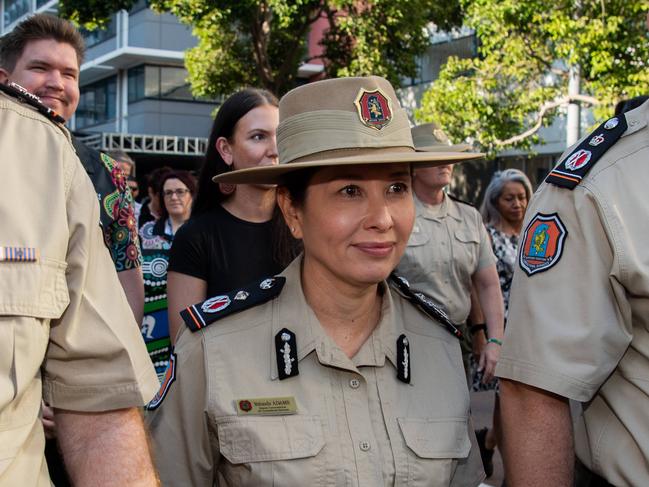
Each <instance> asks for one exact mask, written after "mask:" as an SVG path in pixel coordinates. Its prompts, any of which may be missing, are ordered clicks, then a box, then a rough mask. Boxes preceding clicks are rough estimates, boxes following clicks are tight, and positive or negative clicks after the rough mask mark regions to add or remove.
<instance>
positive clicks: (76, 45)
mask: <svg viewBox="0 0 649 487" xmlns="http://www.w3.org/2000/svg"><path fill="white" fill-rule="evenodd" d="M84 51H85V46H84V43H83V38H82V37H81V34H80V33H79V32H78V31H77V30H76V28H75V27H74V26H73V25H72V24H70V23H69V22H67V21H64V20H62V19H59V18H58V17H54V16H51V15H46V14H36V15H33V16H32V17H29V18H28V19H26V20H24V21H23V22H21V23H19V24H18V25H17V26H16V27H15V28H14V29H13V30H12V31H11V32H9V33H8V34H6V35H5V36H3V37H2V40H1V41H0V83H10V82H13V83H17V84H19V85H20V86H22V87H23V88H24V89H26V90H27V91H28V92H30V93H32V94H34V95H36V96H38V97H39V98H40V100H41V101H42V103H43V104H44V105H46V106H47V107H49V108H50V109H52V110H54V111H55V112H57V113H58V114H59V115H60V116H61V117H62V118H63V119H64V120H66V121H67V120H69V119H70V118H71V117H72V115H73V114H74V112H75V110H76V109H77V105H78V104H79V66H80V63H81V60H82V58H83V54H84ZM72 142H73V144H74V147H75V150H76V152H77V155H78V157H79V159H80V160H81V162H82V164H83V166H84V168H85V170H86V172H87V173H88V176H89V177H90V179H91V181H92V183H93V186H94V187H95V191H96V194H97V197H98V199H99V202H100V208H101V212H100V221H101V226H102V230H103V232H104V242H105V244H106V246H107V247H108V249H109V250H110V255H111V257H112V259H113V263H114V265H115V269H116V270H117V272H118V274H117V276H118V278H119V282H120V284H121V286H122V288H123V290H124V292H125V294H126V298H127V300H128V302H129V304H130V307H131V310H132V312H133V315H134V316H135V319H136V321H137V322H138V323H139V322H140V321H141V319H142V313H143V306H144V287H143V282H142V272H141V269H140V265H141V262H142V255H141V253H140V246H139V241H138V235H137V227H136V220H135V217H134V210H133V199H132V197H131V194H130V192H129V191H128V187H127V185H126V179H125V178H124V176H123V175H122V173H121V171H119V169H118V168H117V167H116V164H115V161H114V160H112V159H111V158H110V157H108V156H107V155H106V154H103V153H99V152H97V151H95V150H93V149H90V148H89V147H87V146H85V145H84V144H82V143H81V142H80V141H79V140H77V139H76V138H74V137H73V138H72ZM43 415H44V419H45V425H46V427H47V433H48V435H49V436H53V435H54V434H55V433H54V424H53V423H52V421H51V420H52V411H51V410H50V409H48V408H45V409H44V412H43ZM49 445H50V446H49V447H48V458H52V457H53V456H57V455H56V447H55V445H54V443H53V441H51V442H50V443H49ZM52 468H53V471H54V475H57V476H58V475H60V476H61V478H57V483H58V484H59V485H62V484H63V483H64V482H65V476H64V474H63V473H60V474H59V473H58V471H57V470H55V467H54V465H52Z"/></svg>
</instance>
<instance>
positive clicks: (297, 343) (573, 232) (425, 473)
mask: <svg viewBox="0 0 649 487" xmlns="http://www.w3.org/2000/svg"><path fill="white" fill-rule="evenodd" d="M83 52H84V49H83V41H82V38H81V36H80V34H79V32H78V31H77V30H76V29H75V28H74V27H73V26H72V25H71V24H70V23H68V22H67V21H64V20H61V19H58V18H56V17H52V16H49V15H44V14H38V15H35V16H33V17H30V18H29V19H27V20H25V21H23V22H22V23H20V24H19V25H18V26H16V28H15V29H14V30H13V31H12V32H10V33H9V34H7V35H6V36H4V37H3V38H0V90H1V91H0V127H2V130H1V131H0V148H1V149H2V150H3V151H5V153H6V154H9V156H7V157H6V158H4V160H3V163H2V166H1V167H2V169H3V173H4V175H5V177H6V178H7V181H8V184H7V191H8V192H9V194H8V198H7V199H6V201H7V202H10V203H7V202H0V215H2V218H3V225H2V227H1V229H0V238H1V239H2V241H0V257H1V258H0V337H2V347H3V349H2V350H3V353H2V354H0V381H2V383H3V386H2V388H0V440H2V441H0V444H1V445H2V452H3V456H2V457H0V485H26V486H32V485H33V486H45V485H48V486H49V485H51V483H52V484H54V485H56V486H58V487H60V486H66V485H133V486H153V485H159V483H161V484H162V485H164V486H189V485H191V486H197V487H201V486H205V487H210V486H213V485H224V486H225V485H228V486H260V485H287V486H291V485H314V486H315V485H336V486H342V485H353V486H361V485H367V486H379V485H404V486H405V485H408V486H458V487H464V486H466V487H472V486H478V485H480V483H481V482H482V481H483V480H484V478H485V476H486V477H489V476H491V475H492V473H493V455H494V450H495V448H496V447H498V448H499V449H500V450H501V452H502V453H503V458H504V462H505V468H506V483H507V485H509V486H510V487H511V486H514V487H517V486H540V485H551V486H560V487H562V486H572V485H573V481H575V482H577V483H576V484H574V485H577V486H578V487H589V486H590V487H599V486H610V485H616V486H626V485H629V486H640V485H648V484H649V443H648V441H649V428H648V427H647V425H648V424H649V417H648V415H649V412H648V411H649V408H648V407H646V406H647V402H648V400H647V398H648V397H649V392H648V389H647V387H646V383H647V380H646V379H647V371H648V370H649V367H648V366H647V362H648V361H649V350H648V349H647V346H646V344H647V336H648V335H647V334H648V333H649V332H648V331H647V330H649V322H647V317H648V316H649V304H648V303H649V278H648V276H649V268H648V264H647V262H648V260H647V258H646V253H647V251H646V250H645V246H643V245H642V244H641V243H644V241H645V240H646V238H645V237H646V232H645V228H644V226H643V224H642V223H641V222H642V221H644V220H646V215H647V213H649V207H648V205H647V200H646V198H645V197H644V196H643V195H644V190H645V189H646V185H647V184H648V183H649V180H648V178H649V171H647V168H646V160H647V157H648V151H649V137H648V136H647V133H648V132H647V131H648V130H649V128H648V127H649V117H648V115H649V113H648V112H649V102H645V101H646V100H631V101H628V102H627V103H625V104H624V105H621V106H620V109H619V112H618V111H616V114H615V116H614V117H612V118H610V119H608V120H607V121H605V122H604V123H602V124H601V125H600V126H599V127H598V128H597V129H596V130H595V131H594V132H593V133H592V134H590V135H588V136H586V137H585V138H584V139H582V141H580V142H579V143H578V144H577V145H576V146H575V147H572V148H570V149H568V151H566V154H564V155H563V156H562V157H561V158H560V160H559V164H558V165H557V166H556V167H555V168H554V169H553V170H552V171H551V172H550V174H549V175H548V176H547V178H546V180H545V181H544V182H543V183H542V185H541V186H540V187H539V188H538V190H537V193H536V194H535V196H534V198H532V194H533V188H532V185H531V183H530V181H529V179H528V178H527V176H526V175H525V174H524V173H523V172H521V171H519V170H517V169H505V170H502V171H495V172H494V174H493V177H492V178H491V181H490V182H489V184H488V187H487V188H486V191H485V194H484V197H483V201H482V204H481V205H479V209H478V208H476V207H474V206H473V205H471V204H469V203H466V202H464V201H461V200H459V199H457V198H455V197H454V196H452V195H451V193H450V192H449V191H448V188H449V185H450V183H451V181H452V176H453V166H454V164H457V163H462V162H466V161H479V160H481V159H482V157H483V155H482V154H479V153H476V152H473V151H471V147H469V146H466V145H453V144H451V143H450V142H449V141H448V138H447V137H446V136H445V135H444V133H443V131H442V130H441V129H440V128H439V127H437V126H436V125H435V124H424V125H420V126H418V127H414V128H412V129H411V127H410V121H409V119H408V116H407V113H406V111H405V110H404V109H403V108H402V107H401V106H400V103H399V99H398V97H397V95H396V93H395V90H394V88H393V87H392V85H391V84H390V83H389V82H388V81H387V80H385V79H383V78H381V77H376V76H368V77H358V78H352V77H350V78H339V79H330V80H322V81H317V82H314V83H309V84H306V85H304V86H301V87H298V88H296V89H294V90H292V91H290V92H289V93H287V94H285V95H284V96H283V97H282V98H281V99H280V100H278V99H277V98H276V97H275V96H274V95H273V94H271V93H269V92H268V91H265V90H261V89H256V88H246V89H242V90H240V91H238V92H236V93H234V94H233V95H231V96H230V97H229V98H228V99H227V100H225V101H224V103H223V104H222V105H221V106H220V108H219V110H218V112H217V114H216V116H215V119H214V122H213V125H212V128H211V132H210V137H209V140H208V147H207V151H206V154H205V156H204V159H203V162H202V166H201V168H200V171H199V174H198V177H195V176H194V175H193V174H192V173H191V172H189V171H185V170H177V169H171V168H168V167H162V168H157V169H155V170H154V171H152V172H151V173H150V174H149V175H148V178H147V186H146V191H144V190H143V194H142V196H144V197H143V198H141V199H140V200H138V199H134V196H137V195H138V194H139V191H140V188H139V186H138V183H137V180H136V178H135V176H136V170H137V167H136V164H135V162H134V161H133V159H132V158H131V157H129V155H128V154H126V153H123V152H112V153H110V154H104V153H101V152H98V151H95V150H93V149H90V148H88V147H87V146H85V145H84V144H82V143H81V142H80V141H79V140H78V139H76V138H75V137H74V136H72V135H71V134H70V133H69V131H68V130H67V129H66V128H65V122H66V121H67V120H69V119H70V118H71V117H72V115H73V114H74V111H75V110H76V107H77V104H78V101H79V87H78V76H79V67H80V65H81V62H82V60H83ZM28 139H29V140H34V139H35V140H36V141H37V143H26V142H25V140H28ZM643 164H644V165H643ZM144 192H146V195H144ZM16 201H21V202H24V203H25V204H24V205H22V204H21V205H20V208H18V207H14V206H11V205H12V204H14V205H15V202H16ZM629 215H630V216H629ZM631 218H634V219H635V220H637V221H634V222H633V223H632V224H631ZM97 222H100V225H99V227H100V228H97ZM138 324H139V325H138ZM471 390H472V391H484V390H494V391H495V403H494V410H493V421H492V424H491V426H490V427H489V428H483V429H481V430H478V431H474V428H473V422H472V419H471V407H470V395H469V392H470V391H471ZM156 391H157V392H156ZM569 400H572V401H575V405H576V404H577V403H581V404H583V407H582V411H580V412H577V411H576V408H573V409H575V411H573V412H574V420H575V426H574V429H573V425H572V424H571V414H570V406H569ZM149 438H150V439H149ZM43 452H45V454H44V453H43ZM575 455H576V456H575ZM575 459H576V461H575Z"/></svg>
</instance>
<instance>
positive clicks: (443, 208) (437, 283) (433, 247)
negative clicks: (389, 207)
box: [397, 123, 503, 381]
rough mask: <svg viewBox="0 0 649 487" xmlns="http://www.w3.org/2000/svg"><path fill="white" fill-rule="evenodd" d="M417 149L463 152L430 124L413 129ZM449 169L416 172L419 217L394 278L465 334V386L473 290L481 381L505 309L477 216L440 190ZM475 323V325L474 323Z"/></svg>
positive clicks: (496, 347) (493, 356)
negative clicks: (478, 308)
mask: <svg viewBox="0 0 649 487" xmlns="http://www.w3.org/2000/svg"><path fill="white" fill-rule="evenodd" d="M412 137H413V141H414V143H415V147H416V148H417V150H418V151H423V152H445V151H458V150H460V151H466V150H467V149H468V148H469V146H467V145H451V143H450V142H449V141H448V138H447V137H446V135H445V134H444V133H443V132H442V131H441V130H440V128H439V127H438V126H437V125H435V124H434V123H429V124H424V125H420V126H418V127H414V128H413V129H412ZM452 176H453V166H452V165H451V164H446V165H442V166H437V167H431V168H417V169H416V170H415V171H414V175H413V185H412V187H413V192H414V197H415V210H416V212H417V216H416V219H415V225H414V227H413V229H412V234H411V235H410V239H409V240H408V246H407V247H406V251H405V253H404V255H403V257H402V258H401V262H400V263H399V266H398V267H397V272H398V273H399V274H400V275H402V276H404V277H405V278H406V279H408V281H409V282H410V285H411V286H412V287H413V288H416V289H418V290H420V291H423V292H424V293H426V294H427V295H428V296H430V297H431V298H432V299H433V301H434V302H435V303H437V304H438V305H439V306H441V307H442V308H444V309H445V310H446V312H447V313H448V315H449V317H450V319H451V321H452V322H453V323H455V324H456V326H458V328H460V330H461V331H462V333H463V339H462V356H463V362H464V367H465V374H466V376H467V381H468V378H469V364H470V356H471V353H472V343H471V339H470V336H469V333H468V327H467V318H468V317H469V313H470V312H471V308H472V303H471V294H472V289H473V288H475V290H476V295H477V297H478V300H479V302H480V304H481V305H482V309H483V313H484V319H483V320H482V321H481V323H485V322H486V325H482V326H483V327H484V328H485V329H486V330H487V331H488V334H489V338H488V343H487V344H486V346H485V347H484V349H483V350H482V351H481V359H480V363H481V364H482V367H483V369H484V373H485V376H486V377H488V378H492V377H493V373H494V370H495V367H496V362H497V361H498V356H499V354H500V346H501V340H502V337H503V308H502V296H501V294H500V285H499V283H498V274H497V272H496V264H495V258H494V255H493V251H492V250H491V244H490V242H489V237H488V235H487V232H486V230H485V227H484V225H483V222H482V218H481V216H480V213H479V212H478V210H476V209H475V208H474V207H473V206H471V205H470V204H468V203H465V202H463V201H460V200H458V199H456V198H454V197H452V196H450V195H449V194H447V193H446V192H445V191H444V189H445V188H446V187H447V186H448V185H449V184H450V183H451V180H452ZM472 321H473V322H474V323H475V322H476V321H477V320H475V319H473V320H472Z"/></svg>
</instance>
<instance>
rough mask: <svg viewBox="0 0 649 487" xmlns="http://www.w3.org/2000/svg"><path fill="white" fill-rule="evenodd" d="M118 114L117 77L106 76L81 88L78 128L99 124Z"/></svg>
mask: <svg viewBox="0 0 649 487" xmlns="http://www.w3.org/2000/svg"><path fill="white" fill-rule="evenodd" d="M116 115H117V77H116V76H113V77H111V78H106V79H103V80H101V81H98V82H96V83H93V84H91V85H88V86H84V87H83V88H81V96H80V98H79V107H78V108H77V112H76V122H77V128H84V127H89V126H91V125H97V124H100V123H103V122H107V121H108V120H113V119H115V117H116Z"/></svg>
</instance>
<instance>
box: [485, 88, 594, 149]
mask: <svg viewBox="0 0 649 487" xmlns="http://www.w3.org/2000/svg"><path fill="white" fill-rule="evenodd" d="M573 102H581V103H587V104H589V105H599V104H600V101H599V100H597V99H596V98H594V97H592V96H588V95H574V96H568V95H566V96H562V97H561V98H556V99H554V100H552V101H549V102H546V103H544V104H543V106H541V108H540V109H539V112H538V113H537V115H536V122H535V123H534V125H533V126H532V127H530V128H529V129H527V130H526V131H525V132H523V133H521V134H518V135H515V136H513V137H510V138H508V139H505V140H496V141H495V142H494V143H495V145H497V146H498V147H503V146H506V145H512V144H515V143H517V142H520V141H521V140H525V139H527V138H528V137H530V136H532V135H534V134H535V133H536V132H538V131H539V129H540V128H541V127H542V126H543V118H544V117H545V114H546V113H547V112H549V111H550V110H553V109H555V108H558V107H560V106H562V105H567V104H569V103H573Z"/></svg>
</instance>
